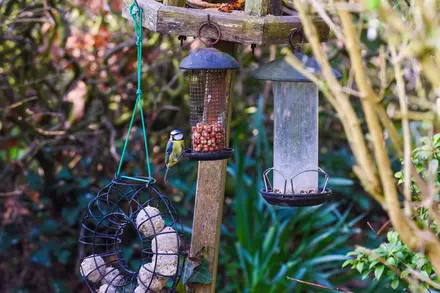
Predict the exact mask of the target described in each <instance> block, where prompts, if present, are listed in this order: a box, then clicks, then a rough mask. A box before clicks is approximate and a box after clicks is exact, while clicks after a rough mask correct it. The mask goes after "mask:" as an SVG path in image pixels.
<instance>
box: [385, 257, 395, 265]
mask: <svg viewBox="0 0 440 293" xmlns="http://www.w3.org/2000/svg"><path fill="white" fill-rule="evenodd" d="M387 263H389V264H390V265H392V266H393V267H395V266H396V260H395V259H394V257H389V258H387Z"/></svg>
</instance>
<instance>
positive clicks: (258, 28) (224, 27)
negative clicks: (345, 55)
mask: <svg viewBox="0 0 440 293" xmlns="http://www.w3.org/2000/svg"><path fill="white" fill-rule="evenodd" d="M127 1H129V0H127ZM137 1H138V3H139V6H140V7H141V8H142V9H143V10H144V16H143V17H144V26H145V27H146V28H148V29H149V30H151V31H154V32H160V33H163V34H172V35H183V36H189V37H191V36H197V32H198V29H199V26H200V23H202V22H204V21H207V19H208V14H209V15H210V16H211V21H213V22H215V23H216V24H217V25H218V26H219V27H220V30H221V40H223V41H229V42H236V43H242V44H256V45H273V44H287V43H288V40H289V34H290V32H291V30H292V29H294V28H299V27H300V26H301V20H300V19H299V17H298V16H295V15H293V16H271V15H267V16H261V17H259V16H253V15H246V14H245V13H244V12H243V11H234V12H232V13H224V12H218V11H216V10H209V9H190V8H182V7H174V6H166V5H163V4H161V3H159V2H156V1H155V0H137ZM261 1H263V0H261ZM264 1H265V0H264ZM128 3H129V2H126V4H125V5H124V9H123V13H122V15H123V16H124V17H126V18H128V19H130V20H131V18H130V14H129V11H128ZM314 22H315V25H316V26H317V29H318V33H319V37H320V40H321V41H326V40H327V38H328V32H329V28H328V27H327V25H326V24H325V23H324V21H322V20H321V19H320V18H318V17H316V18H315V20H314ZM204 36H206V37H210V38H216V37H217V34H216V32H215V31H214V30H204Z"/></svg>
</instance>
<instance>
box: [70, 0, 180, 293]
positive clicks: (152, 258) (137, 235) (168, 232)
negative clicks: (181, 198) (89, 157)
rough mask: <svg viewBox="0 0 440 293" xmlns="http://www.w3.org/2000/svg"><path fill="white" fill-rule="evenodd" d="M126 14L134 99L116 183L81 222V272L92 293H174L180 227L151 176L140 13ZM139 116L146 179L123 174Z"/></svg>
mask: <svg viewBox="0 0 440 293" xmlns="http://www.w3.org/2000/svg"><path fill="white" fill-rule="evenodd" d="M130 14H131V16H132V17H133V20H134V28H135V33H136V37H137V41H136V46H137V53H138V68H137V76H138V89H137V91H136V95H137V99H136V103H135V106H134V110H133V114H132V117H131V121H130V125H129V127H128V132H127V136H126V138H125V143H124V146H123V149H122V153H121V158H120V161H119V167H118V170H117V172H116V174H115V179H113V180H112V182H111V183H110V184H108V185H107V186H105V187H104V188H103V189H101V190H100V191H99V192H98V194H97V196H96V197H95V198H94V199H93V200H91V201H90V203H89V205H88V209H87V211H86V213H85V215H84V217H83V218H82V221H81V225H80V231H79V240H78V242H79V244H80V255H82V257H81V264H80V268H79V271H80V273H81V275H82V276H83V277H84V279H85V281H86V284H87V286H88V288H89V289H90V292H94V293H117V292H118V293H122V292H123V293H128V292H129V293H132V292H134V293H146V292H148V293H155V292H157V293H158V292H174V290H175V288H176V286H177V283H178V281H179V279H180V277H181V275H182V272H183V267H184V264H185V259H186V251H185V239H184V235H183V226H182V224H181V222H180V220H179V217H178V215H177V213H176V210H175V209H174V207H173V205H172V204H171V202H170V201H169V199H168V198H167V197H166V196H164V195H163V194H161V193H160V191H159V190H158V189H157V188H156V187H155V186H154V184H155V182H156V180H155V179H154V178H153V177H152V176H151V167H150V159H149V156H148V144H147V132H146V127H145V121H144V116H143V110H142V90H141V74H142V9H141V8H140V7H139V6H138V5H137V3H136V2H135V3H133V4H132V5H131V6H130ZM137 110H139V113H140V117H141V122H142V130H143V141H144V144H145V159H146V163H147V170H148V177H142V176H127V175H122V174H121V167H122V164H123V161H124V155H125V153H126V148H127V145H128V142H129V137H130V132H131V129H132V126H133V124H134V121H135V116H136V113H137ZM129 255H131V260H129V259H130V258H129Z"/></svg>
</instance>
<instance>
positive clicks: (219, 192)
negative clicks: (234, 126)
mask: <svg viewBox="0 0 440 293" xmlns="http://www.w3.org/2000/svg"><path fill="white" fill-rule="evenodd" d="M216 47H217V48H218V49H220V50H222V51H224V52H226V53H229V54H231V55H232V56H234V57H235V55H236V44H234V43H230V42H219V43H218V44H217V45H216ZM233 83H234V73H233V72H230V73H229V75H228V77H227V84H226V85H227V89H228V94H227V98H226V103H227V109H228V113H227V115H228V116H227V124H226V142H227V144H228V141H229V131H230V121H231V112H232V107H231V104H232V103H231V95H232V92H233ZM227 162H228V161H227V160H220V161H205V162H203V161H202V162H199V170H198V174H197V189H196V198H195V206H194V218H193V227H192V238H191V249H190V257H197V256H200V254H201V255H203V256H204V258H205V259H206V260H207V261H208V262H209V271H210V272H211V274H212V282H211V284H208V285H203V284H195V286H194V289H195V293H214V292H215V285H216V280H217V263H218V252H219V246H220V230H221V229H220V228H221V224H222V215H223V201H224V200H223V199H224V193H225V182H226V165H227Z"/></svg>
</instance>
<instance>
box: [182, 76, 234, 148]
mask: <svg viewBox="0 0 440 293" xmlns="http://www.w3.org/2000/svg"><path fill="white" fill-rule="evenodd" d="M189 76H190V95H191V96H190V102H189V103H190V112H191V113H190V120H191V121H190V122H191V126H192V127H191V132H192V136H191V144H192V148H193V151H194V152H216V151H223V150H224V149H225V148H226V141H225V140H226V131H225V130H226V111H227V103H226V70H203V71H201V70H192V71H191V72H190V74H189Z"/></svg>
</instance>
